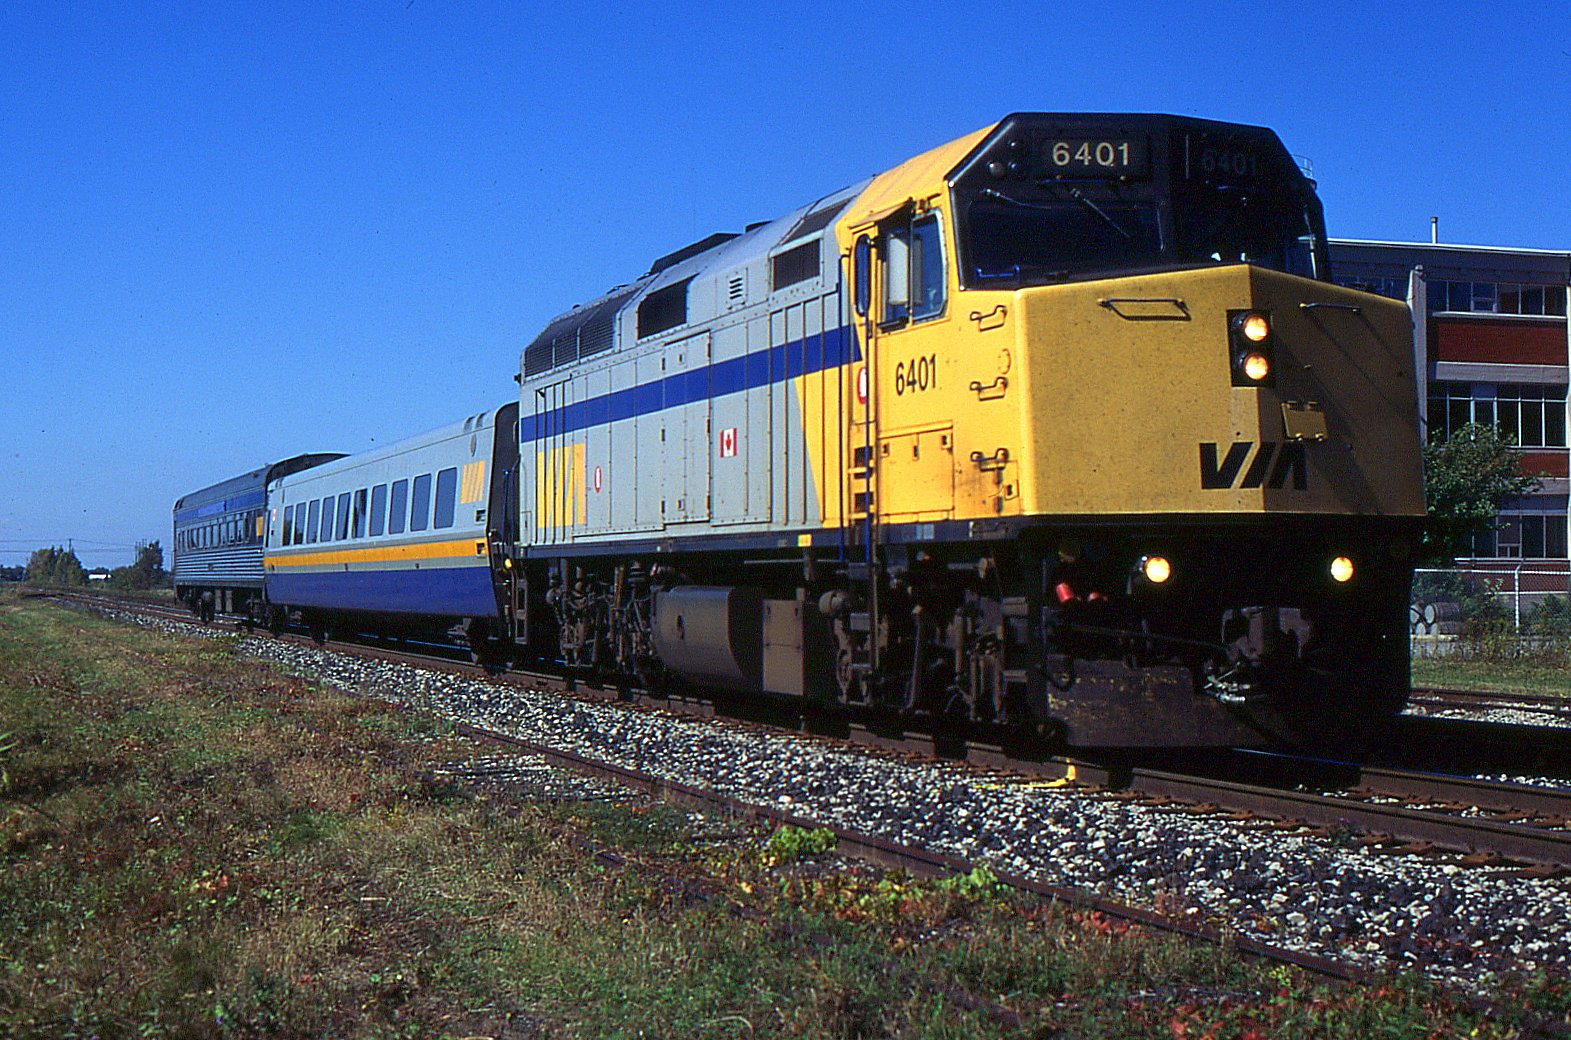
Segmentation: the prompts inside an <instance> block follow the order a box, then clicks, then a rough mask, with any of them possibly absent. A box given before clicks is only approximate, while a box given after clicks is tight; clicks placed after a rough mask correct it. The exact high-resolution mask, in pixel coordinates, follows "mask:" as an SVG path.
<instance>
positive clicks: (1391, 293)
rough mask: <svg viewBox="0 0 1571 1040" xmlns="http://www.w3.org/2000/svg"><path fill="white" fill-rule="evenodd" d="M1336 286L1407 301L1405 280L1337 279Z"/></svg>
mask: <svg viewBox="0 0 1571 1040" xmlns="http://www.w3.org/2000/svg"><path fill="white" fill-rule="evenodd" d="M1336 284H1338V285H1340V286H1344V287H1346V288H1348V289H1357V290H1358V291H1359V292H1366V293H1374V294H1375V295H1376V296H1385V297H1387V298H1389V299H1392V300H1406V299H1407V279H1406V278H1338V279H1336Z"/></svg>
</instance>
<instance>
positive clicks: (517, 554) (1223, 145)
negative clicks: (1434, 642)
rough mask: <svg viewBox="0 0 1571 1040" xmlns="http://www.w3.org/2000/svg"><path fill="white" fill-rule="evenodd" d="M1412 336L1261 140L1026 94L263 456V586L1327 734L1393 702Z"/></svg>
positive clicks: (318, 615) (1080, 739)
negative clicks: (446, 412) (375, 433)
mask: <svg viewBox="0 0 1571 1040" xmlns="http://www.w3.org/2000/svg"><path fill="white" fill-rule="evenodd" d="M1411 344H1412V338H1411V318H1410V315H1409V314H1408V312H1407V309H1406V308H1405V307H1404V306H1403V305H1401V304H1400V303H1396V302H1394V301H1390V300H1385V299H1382V298H1380V297H1376V296H1372V295H1369V294H1365V293H1361V292H1357V291H1355V290H1351V289H1345V288H1341V287H1338V286H1335V285H1333V284H1331V282H1330V273H1329V267H1328V263H1327V251H1326V238H1325V230H1324V219H1323V216H1322V213H1321V207H1320V204H1319V201H1318V199H1317V196H1316V194H1315V189H1314V184H1313V182H1312V181H1310V180H1309V179H1308V178H1307V177H1305V176H1304V174H1303V173H1302V172H1301V171H1300V170H1299V168H1298V166H1297V165H1296V163H1295V162H1294V161H1293V159H1292V158H1291V156H1289V154H1288V153H1287V151H1286V150H1285V149H1284V148H1283V146H1282V144H1281V142H1280V141H1279V140H1278V139H1277V137H1276V135H1275V134H1274V133H1273V132H1272V131H1270V130H1268V129H1264V128H1260V127H1252V126H1244V125H1237V124H1230V123H1219V122H1212V121H1207V120H1200V119H1192V118H1184V117H1175V116H1164V115H1130V114H1048V113H1023V114H1016V115H1011V116H1009V117H1007V118H1005V119H1004V120H1002V121H1001V122H999V123H997V124H995V125H993V126H991V127H988V128H985V129H983V130H979V131H977V132H975V133H972V134H969V135H967V136H965V137H962V138H960V139H958V140H955V141H952V142H950V143H948V144H945V145H942V146H940V147H938V148H935V149H933V150H931V151H929V152H926V153H924V154H921V155H918V156H916V157H914V158H912V159H909V160H907V161H906V162H903V163H901V164H900V165H898V166H896V167H894V168H893V169H890V170H888V171H886V172H884V173H881V174H879V175H877V176H875V177H873V178H871V179H869V180H867V181H864V182H862V183H859V184H856V185H853V186H851V187H849V188H846V189H843V190H841V191H838V192H835V193H833V194H830V195H827V196H825V197H823V198H820V199H817V200H815V201H813V202H811V203H808V204H807V205H804V206H799V207H798V208H796V209H795V210H793V211H791V212H789V213H787V214H785V215H784V216H782V217H780V218H779V219H776V220H773V221H768V222H764V223H760V224H755V225H752V226H750V227H748V228H747V229H746V230H745V231H743V232H742V233H740V234H722V235H713V236H710V237H709V238H706V239H704V240H702V241H700V242H697V243H694V244H693V245H692V246H689V247H687V248H686V249H682V250H679V251H677V252H675V253H672V254H670V255H668V256H665V257H662V258H660V259H658V260H656V261H655V262H654V263H653V264H652V265H651V266H650V268H649V270H648V271H647V272H645V273H644V274H643V275H642V276H640V277H639V278H637V279H636V280H634V281H632V282H630V283H628V284H626V285H622V286H619V287H617V288H615V289H613V290H611V291H610V292H608V293H606V294H604V295H602V296H600V297H598V298H596V299H594V300H590V301H588V302H586V303H584V304H582V305H580V306H577V307H574V308H572V309H571V310H569V311H567V312H566V313H563V314H561V315H560V316H559V317H557V318H556V319H554V320H553V321H551V322H550V323H549V324H548V325H547V326H546V328H545V329H544V330H542V331H541V332H540V334H539V335H537V336H536V337H535V338H534V339H533V340H532V341H531V342H529V343H528V344H527V345H526V346H525V347H524V349H523V351H522V355H521V358H520V371H519V373H518V375H517V379H518V382H519V384H520V397H519V400H518V402H517V404H516V405H514V404H512V403H509V404H508V405H504V406H502V407H501V408H498V409H496V410H494V411H492V412H489V413H484V414H482V415H481V416H478V417H471V418H470V419H469V420H466V423H465V425H464V427H463V428H462V429H452V428H450V429H448V430H445V431H440V432H439V434H437V435H434V436H433V437H431V438H426V439H416V441H415V442H410V444H408V445H406V446H404V448H403V449H401V450H400V452H393V453H391V454H392V455H398V456H400V457H402V458H404V459H405V461H406V462H408V465H405V466H403V467H402V468H399V467H396V466H395V467H392V468H389V466H388V465H387V464H386V463H387V460H388V457H389V456H388V453H384V454H383V456H379V457H378V458H365V459H362V458H361V457H351V458H349V459H342V460H338V461H329V462H325V463H323V464H322V465H320V466H318V467H312V468H308V469H303V470H299V471H296V472H292V473H287V474H283V475H281V476H279V477H277V478H276V479H273V480H271V481H270V482H269V483H268V484H267V514H266V520H265V526H266V532H265V540H266V545H265V548H264V552H265V568H266V583H267V587H266V592H265V611H266V612H267V614H268V616H269V617H270V618H271V619H273V620H280V619H282V618H285V617H288V616H298V617H300V618H301V619H303V620H306V621H307V623H309V624H312V626H313V628H316V629H318V630H323V629H325V628H327V627H329V626H341V625H357V626H361V627H364V628H372V629H377V630H387V629H390V628H398V629H419V628H425V629H432V628H441V629H451V628H457V629H458V630H460V631H461V632H462V633H463V634H464V635H465V637H466V638H467V639H468V641H469V644H470V646H471V647H472V648H473V649H474V651H475V653H476V655H477V656H479V657H481V658H484V659H487V660H491V661H496V662H501V661H506V660H525V659H527V660H543V661H552V662H556V663H557V664H558V665H560V666H562V667H565V668H567V669H570V670H573V671H575V672H578V673H581V674H587V675H592V676H597V677H600V678H604V679H611V680H617V681H619V680H628V681H638V682H643V683H658V682H660V681H662V680H663V679H665V678H668V677H676V678H680V679H684V680H688V681H692V682H695V683H699V684H702V685H705V686H710V687H716V688H726V689H730V690H734V691H740V692H743V693H746V694H755V695H760V696H773V697H783V698H800V699H803V700H810V701H828V702H832V703H839V704H843V705H847V706H851V707H856V708H860V709H865V710H867V711H870V712H874V713H878V714H880V715H886V716H890V717H894V718H898V719H908V718H912V717H925V718H932V719H945V718H953V719H961V720H969V721H970V722H974V723H981V724H988V725H997V726H1000V727H1005V728H1008V729H1010V730H1017V731H1018V730H1024V731H1031V732H1035V733H1038V734H1044V735H1048V736H1050V737H1052V738H1054V739H1056V740H1058V741H1061V742H1063V743H1067V744H1070V745H1076V746H1209V745H1221V744H1226V745H1240V744H1263V743H1278V742H1285V741H1298V740H1303V739H1308V738H1314V737H1318V736H1327V735H1335V734H1337V733H1345V732H1348V731H1350V730H1355V729H1357V728H1360V727H1363V726H1365V725H1367V724H1369V723H1370V722H1373V721H1378V720H1379V719H1382V718H1385V717H1387V716H1389V715H1391V714H1394V713H1395V712H1397V711H1399V710H1400V709H1401V707H1402V706H1403V705H1404V704H1405V701H1406V697H1407V690H1408V645H1407V625H1406V607H1407V598H1408V587H1409V584H1410V581H1411V576H1412V568H1413V562H1414V553H1415V549H1416V547H1417V543H1418V533H1419V525H1420V522H1421V520H1422V517H1423V513H1424V496H1423V484H1422V473H1421V464H1420V439H1419V432H1418V408H1417V400H1416V386H1417V382H1416V373H1415V371H1414V359H1413V356H1412V346H1411ZM437 444H440V445H442V446H443V447H441V448H436V447H431V449H430V450H431V451H432V452H433V454H431V455H430V456H429V458H427V457H424V456H420V455H419V452H420V451H424V450H426V448H425V447H422V446H426V445H437ZM357 460H358V461H357ZM443 474H446V476H445V477H443V476H442V475H443ZM421 476H424V477H425V478H426V480H427V481H428V484H427V488H428V491H429V490H430V489H431V488H433V487H435V488H436V490H437V492H438V494H435V495H432V494H427V496H426V497H425V499H423V500H421V501H419V502H416V501H414V500H413V499H414V496H413V495H412V493H411V492H410V491H408V490H406V491H405V492H404V493H403V497H402V498H401V499H400V500H399V506H398V509H399V510H408V511H409V513H408V516H407V517H405V516H402V515H401V516H400V520H399V524H398V526H399V530H398V531H396V532H395V531H393V530H392V526H393V525H392V521H391V519H390V517H391V516H392V514H393V512H395V510H393V508H392V504H393V501H394V498H395V494H396V492H395V490H394V489H395V488H396V486H397V482H398V481H399V480H403V481H404V482H405V483H406V485H407V486H408V488H412V487H413V482H414V481H415V480H417V479H418V478H420V477H421ZM443 480H445V481H446V484H445V485H442V481H443ZM431 481H435V483H434V484H432V483H429V482H431ZM313 482H314V483H313ZM443 486H445V488H446V490H447V499H446V501H447V503H448V504H447V505H446V506H445V507H444V506H443V505H442V504H441V501H440V499H441V494H440V492H441V490H442V487H443ZM329 501H331V502H332V504H333V512H334V516H335V520H334V521H333V523H332V524H331V525H329V524H325V523H324V522H323V521H322V520H321V517H320V516H319V515H316V514H320V513H322V512H325V511H326V510H327V509H328V508H329V506H328V503H329ZM378 502H381V503H382V505H381V506H379V505H378ZM313 503H314V504H313ZM443 508H445V509H446V510H447V512H446V513H443V512H441V510H442V509H443ZM346 509H347V511H348V512H347V514H346V513H345V510H346ZM379 510H381V511H380V512H379ZM422 510H423V511H424V512H423V513H422ZM346 516H347V519H346ZM302 517H303V518H304V519H302ZM438 519H446V520H447V521H448V526H446V527H443V528H440V529H438V528H437V527H435V526H433V524H434V523H435V521H436V520H438ZM417 523H419V524H420V527H419V528H417V527H416V526H415V525H416V524H417ZM329 535H331V537H329ZM326 542H331V543H333V545H332V547H331V548H327V547H317V546H318V545H319V544H320V543H326ZM177 553H178V549H177ZM177 560H178V556H177ZM177 566H178V563H177ZM437 571H442V572H452V573H443V574H440V575H437V574H435V573H434V572H437ZM460 571H461V572H462V577H461V578H460V575H459V574H458V572H460ZM307 574H310V575H312V576H313V577H312V578H311V579H310V580H307V581H302V580H301V578H302V577H303V576H304V575H307Z"/></svg>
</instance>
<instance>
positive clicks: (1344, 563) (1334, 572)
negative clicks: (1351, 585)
mask: <svg viewBox="0 0 1571 1040" xmlns="http://www.w3.org/2000/svg"><path fill="white" fill-rule="evenodd" d="M1331 577H1332V578H1333V579H1334V580H1335V581H1337V582H1338V583H1341V584H1346V583H1347V582H1350V581H1352V580H1353V561H1352V560H1350V559H1348V558H1347V557H1346V556H1338V557H1337V558H1336V559H1334V560H1332V561H1331Z"/></svg>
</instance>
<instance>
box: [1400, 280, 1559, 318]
mask: <svg viewBox="0 0 1571 1040" xmlns="http://www.w3.org/2000/svg"><path fill="white" fill-rule="evenodd" d="M1428 294H1429V309H1430V310H1431V311H1453V312H1462V313H1469V312H1471V313H1483V314H1529V315H1536V314H1544V315H1548V316H1550V317H1560V318H1563V317H1565V313H1566V287H1565V286H1563V285H1523V284H1521V283H1518V282H1460V281H1445V280H1442V279H1436V280H1434V281H1432V282H1430V283H1429V285H1428Z"/></svg>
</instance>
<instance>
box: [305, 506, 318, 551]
mask: <svg viewBox="0 0 1571 1040" xmlns="http://www.w3.org/2000/svg"><path fill="white" fill-rule="evenodd" d="M321 519H322V503H320V502H318V501H317V500H316V499H314V498H313V499H312V500H311V519H310V520H309V521H308V522H307V523H306V528H305V540H306V541H308V542H310V543H312V544H313V545H314V544H316V531H317V525H318V524H319V523H320V522H321Z"/></svg>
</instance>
